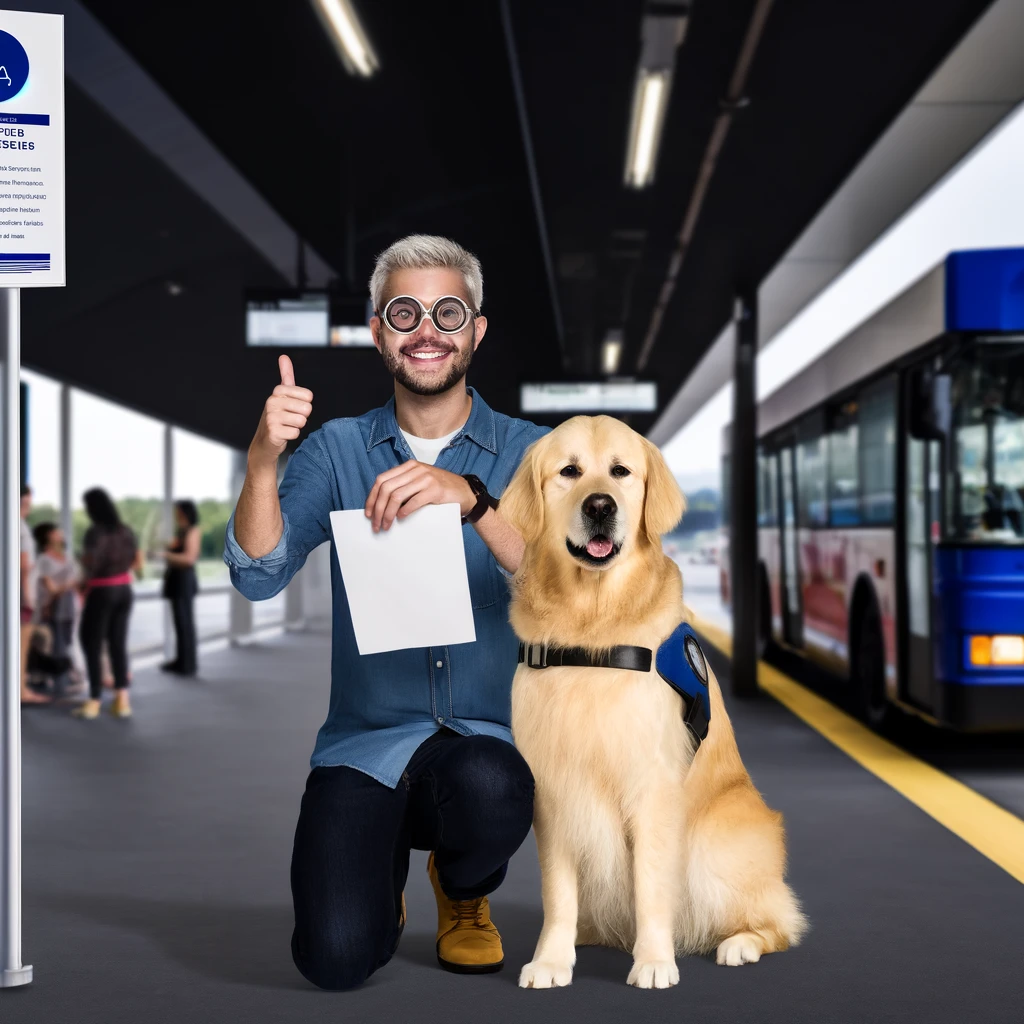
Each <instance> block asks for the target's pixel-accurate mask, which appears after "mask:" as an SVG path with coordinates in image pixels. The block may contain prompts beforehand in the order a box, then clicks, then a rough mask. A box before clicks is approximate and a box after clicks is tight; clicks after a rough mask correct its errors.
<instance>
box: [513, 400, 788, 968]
mask: <svg viewBox="0 0 1024 1024" xmlns="http://www.w3.org/2000/svg"><path fill="white" fill-rule="evenodd" d="M567 465H574V466H576V467H577V468H576V470H575V472H576V473H577V474H578V475H576V476H569V477H566V476H564V475H563V474H562V470H563V468H564V467H566V466H567ZM614 466H621V467H623V468H624V469H625V470H627V471H628V475H626V474H624V472H623V469H616V470H615V473H614V475H613V473H612V468H613V467H614ZM594 493H601V494H608V495H611V496H612V498H613V499H614V501H615V503H616V505H617V506H618V512H617V514H616V521H617V523H618V533H619V534H620V535H621V541H622V544H621V549H620V551H619V553H618V554H617V555H616V556H615V557H614V558H613V559H612V560H611V562H610V564H608V565H601V566H599V567H596V568H595V567H591V566H589V565H585V564H584V563H583V562H581V561H580V560H579V559H578V558H577V557H575V556H574V555H573V554H572V553H571V552H570V551H569V550H568V549H567V546H566V539H567V538H570V539H572V538H574V537H575V538H576V539H575V540H574V541H573V542H574V543H577V544H581V542H584V543H583V544H581V546H585V539H586V537H585V535H581V530H584V531H585V529H586V526H587V523H586V520H585V519H584V517H583V516H582V514H581V513H580V511H579V510H580V509H581V507H582V503H583V501H584V499H585V498H586V497H587V496H588V495H591V494H594ZM683 509H684V501H683V496H682V494H681V493H680V491H679V488H678V485H677V484H676V482H675V480H674V478H673V477H672V475H671V473H670V472H669V470H668V467H667V466H666V465H665V462H664V459H663V458H662V456H661V453H660V452H659V450H658V449H657V448H656V447H655V446H654V445H652V444H651V443H650V442H649V441H647V440H646V439H644V438H642V437H640V435H639V434H637V433H635V432H634V431H632V430H630V429H629V428H628V427H626V426H625V425H624V424H622V423H621V422H619V421H618V420H615V419H612V418H611V417H608V416H598V417H584V416H578V417H576V418H574V419H571V420H569V421H568V422H566V423H564V424H562V426H560V427H559V428H558V429H557V430H555V431H553V432H552V433H550V434H548V435H547V436H545V437H544V438H542V439H541V440H540V441H538V442H536V444H534V445H533V446H532V447H531V448H530V450H529V451H528V452H527V454H526V457H525V458H524V460H523V463H522V465H521V466H520V468H519V470H518V472H517V473H516V475H515V477H514V479H513V480H512V482H511V484H510V485H509V487H508V489H507V490H506V492H505V495H504V496H503V498H502V500H501V510H502V513H503V515H504V516H505V518H506V519H507V520H508V521H509V522H510V523H512V524H513V525H514V526H515V527H516V528H517V529H518V530H519V531H520V532H521V533H522V534H523V537H524V538H525V541H526V550H525V554H524V557H523V562H522V565H521V566H520V569H519V572H518V573H517V574H516V580H515V584H514V596H513V601H512V607H511V622H512V625H513V628H514V629H515V631H516V633H517V634H518V636H519V637H520V639H522V640H524V641H526V642H528V643H549V644H552V645H557V646H581V647H588V648H593V649H600V648H602V647H610V646H614V645H617V644H633V645H638V646H641V647H649V648H651V649H652V650H657V648H658V647H659V645H660V644H661V643H662V641H663V640H664V639H665V638H666V637H668V636H669V634H671V633H672V631H673V630H674V629H675V628H676V626H677V625H678V624H679V623H680V622H681V621H682V620H683V619H684V618H685V617H686V610H685V607H684V605H683V593H682V579H681V576H680V573H679V569H678V567H677V566H676V565H675V563H674V562H673V561H672V560H671V559H670V558H668V557H667V556H666V555H665V554H664V553H663V552H662V549H661V535H662V534H663V533H666V532H668V531H669V530H671V529H672V528H673V527H674V526H675V525H676V523H677V522H678V521H679V519H680V517H681V516H682V513H683ZM709 690H710V694H711V725H710V729H709V732H708V736H707V738H706V739H705V740H704V742H703V743H702V744H701V746H700V748H699V750H698V751H697V753H696V756H695V755H694V750H693V742H692V740H691V738H690V734H689V732H688V730H687V729H686V727H685V726H684V724H683V720H682V701H681V698H680V697H679V696H678V695H677V694H676V693H675V692H674V691H673V690H672V689H671V688H670V687H669V686H668V685H667V684H666V683H665V682H664V681H663V680H662V679H661V678H660V676H659V675H658V674H657V672H656V671H654V670H652V671H651V672H649V673H640V672H631V671H625V670H613V669H607V668H575V667H572V668H570V667H555V668H546V669H530V668H528V667H526V666H525V665H520V666H519V668H518V670H517V672H516V675H515V680H514V682H513V686H512V731H513V734H514V736H515V741H516V745H517V746H518V748H519V750H520V751H521V752H522V754H523V756H524V757H525V758H526V760H527V762H528V763H529V765H530V768H531V770H532V771H533V774H534V778H535V780H536V803H535V810H534V832H535V835H536V839H537V848H538V852H539V855H540V864H541V876H542V890H543V903H544V926H543V929H542V931H541V935H540V939H539V941H538V944H537V950H536V953H535V954H534V959H533V960H532V961H531V962H530V963H529V964H527V965H526V966H525V967H524V968H523V970H522V974H521V976H520V985H522V986H524V987H533V988H547V987H551V986H553V985H567V984H569V983H570V982H571V979H572V968H573V965H574V963H575V959H576V953H575V946H576V945H577V944H580V945H606V946H614V947H617V948H620V949H624V950H626V951H627V952H632V954H633V957H634V963H633V969H632V970H631V971H630V974H629V978H628V979H627V980H628V981H629V983H630V984H634V985H637V986H639V987H642V988H654V987H657V988H664V987H667V986H669V985H673V984H675V983H676V982H677V981H678V980H679V972H678V969H677V967H676V964H675V955H676V953H709V952H711V951H712V950H716V949H717V959H718V962H719V963H722V964H741V963H748V962H752V961H756V960H757V959H759V957H760V956H761V955H762V954H764V953H771V952H777V951H779V950H783V949H786V948H787V946H790V945H793V944H795V943H797V942H798V941H799V940H800V937H801V935H802V934H803V932H804V930H805V928H806V922H805V920H804V917H803V915H802V914H801V912H800V909H799V905H798V903H797V900H796V898H795V897H794V896H793V893H792V892H791V891H790V889H789V887H788V886H787V885H786V883H785V881H784V873H785V863H786V852H785V838H784V832H783V827H782V816H781V815H780V814H778V813H776V812H774V811H771V810H769V809H768V808H767V807H766V806H765V804H764V802H763V800H762V799H761V796H760V794H759V793H758V792H757V790H756V789H755V788H754V786H753V783H752V782H751V780H750V776H749V775H748V774H747V772H746V769H745V768H744V767H743V762H742V761H741V760H740V755H739V751H738V750H737V748H736V740H735V737H734V735H733V730H732V725H731V723H730V721H729V716H728V715H727V714H726V711H725V705H724V703H723V700H722V692H721V689H720V688H719V686H718V682H717V680H716V679H715V678H714V675H713V674H712V675H711V677H710V680H709Z"/></svg>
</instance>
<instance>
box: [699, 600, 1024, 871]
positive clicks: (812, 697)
mask: <svg viewBox="0 0 1024 1024" xmlns="http://www.w3.org/2000/svg"><path fill="white" fill-rule="evenodd" d="M693 626H694V628H695V629H696V630H698V631H699V632H700V633H701V634H703V635H704V636H705V637H707V639H708V640H709V641H710V642H711V643H712V644H714V646H715V647H717V648H718V649H719V650H721V651H722V652H723V653H724V654H726V655H730V654H731V653H732V637H730V636H729V634H728V633H727V632H726V631H725V630H723V629H720V628H719V627H717V626H713V625H711V624H710V623H707V622H703V621H701V620H699V619H695V620H694V622H693ZM757 679H758V683H759V684H760V686H761V689H762V690H764V691H766V692H767V693H770V694H771V695H772V696H773V697H774V698H775V699H776V700H777V701H778V702H779V703H780V704H783V705H785V706H786V707H787V708H789V710H790V711H792V712H793V714H794V715H796V716H797V717H798V718H800V719H802V720H803V721H805V722H806V723H807V724H808V725H809V726H810V727H811V728H812V729H814V730H815V731H817V732H819V733H820V734H821V735H822V736H824V737H825V739H827V740H828V741H829V742H830V743H834V744H835V745H836V746H837V747H838V748H839V749H840V750H842V751H843V753H845V754H847V755H848V756H849V757H851V758H853V760H854V761H856V762H857V763H858V764H859V765H861V766H862V767H863V768H866V769H867V770H868V771H869V772H871V774H872V775H876V776H877V777H878V778H880V779H881V780H882V781H883V782H884V783H886V785H888V786H891V787H892V788H893V789H894V790H896V792H897V793H901V794H902V795H903V796H905V797H906V798H907V799H908V800H909V801H910V802H911V803H913V804H916V805H917V806H918V807H920V808H921V810H922V811H924V812H925V814H928V815H930V816H931V817H933V818H934V819H935V820H936V821H937V822H939V824H940V825H944V826H945V827H946V828H948V829H949V830H950V832H952V833H954V834H955V835H958V836H959V837H960V838H961V839H963V840H964V842H966V843H969V844H970V845H971V846H973V847H974V848H975V849H976V850H977V851H978V852H979V853H981V854H983V855H984V856H986V857H988V859H989V860H991V861H992V862H993V863H995V864H998V865H999V866H1000V867H1001V868H1002V869H1003V870H1004V871H1006V872H1008V873H1009V874H1011V875H1012V876H1013V877H1014V878H1016V879H1017V881H1018V882H1024V821H1021V819H1020V818H1018V817H1017V816H1016V815H1015V814H1011V813H1010V812H1009V811H1006V810H1004V809H1003V808H1002V807H999V806H997V805H996V804H994V803H993V802H992V801H991V800H989V799H988V798H987V797H984V796H982V795H981V794H980V793H977V792H975V791H974V790H973V789H971V788H970V787H969V786H965V785H964V784H963V783H962V782H958V781H957V780H956V779H954V778H952V777H951V776H949V775H946V773H945V772H940V771H939V770H938V769H937V768H933V767H932V766H931V765H930V764H926V763H925V762H924V761H921V760H919V759H918V758H916V757H914V756H913V754H909V753H907V751H905V750H902V749H901V748H900V747H897V746H896V745H895V744H893V743H890V742H889V741H888V740H885V739H883V738H882V737H881V736H878V735H877V734H876V733H874V732H872V731H871V730H870V729H868V728H867V727H866V726H864V725H861V723H860V722H858V721H857V720H856V719H855V718H851V717H850V716H849V715H848V714H846V713H845V712H843V711H840V709H839V708H837V707H836V706H835V705H834V704H832V703H830V702H829V701H827V700H824V699H823V698H821V697H819V696H818V695H817V694H815V693H812V692H811V691H810V690H808V689H806V688H805V687H803V686H801V685H800V684H799V683H797V682H795V681H794V680H793V679H790V678H789V676H786V675H783V673H781V672H779V671H778V670H777V669H774V668H772V667H771V666H770V665H766V664H765V663H764V662H763V661H761V662H758V666H757Z"/></svg>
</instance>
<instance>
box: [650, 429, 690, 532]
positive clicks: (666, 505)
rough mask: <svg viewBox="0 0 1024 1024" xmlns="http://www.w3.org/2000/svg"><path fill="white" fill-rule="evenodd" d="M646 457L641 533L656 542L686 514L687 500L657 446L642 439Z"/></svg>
mask: <svg viewBox="0 0 1024 1024" xmlns="http://www.w3.org/2000/svg"><path fill="white" fill-rule="evenodd" d="M643 442H644V450H645V452H646V454H647V487H646V489H645V491H644V518H643V528H644V533H646V534H647V537H648V538H649V539H650V540H652V541H653V540H657V539H658V538H659V537H661V535H662V534H665V533H668V532H669V530H671V529H673V527H675V526H676V524H677V523H678V522H679V520H680V519H682V518H683V513H684V512H685V511H686V499H685V498H684V497H683V492H682V491H681V490H680V489H679V484H677V483H676V478H675V477H674V476H673V475H672V473H671V471H670V470H669V468H668V463H666V462H665V457H664V456H663V455H662V454H661V449H660V448H658V446H657V445H654V444H651V442H650V441H648V440H647V438H643Z"/></svg>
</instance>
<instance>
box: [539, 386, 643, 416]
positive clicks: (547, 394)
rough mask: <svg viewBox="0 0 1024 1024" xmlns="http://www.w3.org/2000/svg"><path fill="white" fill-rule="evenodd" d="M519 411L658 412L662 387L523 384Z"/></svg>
mask: <svg viewBox="0 0 1024 1024" xmlns="http://www.w3.org/2000/svg"><path fill="white" fill-rule="evenodd" d="M519 407H520V409H521V411H522V412H524V413H528V412H529V413H543V412H577V413H601V412H656V411H657V408H658V385H657V384H656V382H655V381H653V380H649V381H642V380H621V381H620V380H607V381H579V382H576V383H573V382H561V381H559V382H551V383H547V384H523V385H521V386H520V389H519Z"/></svg>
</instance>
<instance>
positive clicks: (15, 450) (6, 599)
mask: <svg viewBox="0 0 1024 1024" xmlns="http://www.w3.org/2000/svg"><path fill="white" fill-rule="evenodd" d="M0 359H2V360H3V392H2V398H3V401H2V402H0V567H2V569H3V575H2V581H0V583H2V585H0V697H2V700H0V988H9V987H14V986H16V985H27V984H28V983H29V982H31V981H32V968H31V967H28V966H25V965H24V964H22V962H21V543H20V529H21V521H20V520H21V516H20V513H19V509H20V502H21V447H20V446H21V409H20V405H21V403H20V398H21V387H20V385H21V381H20V376H21V295H20V293H19V291H18V289H17V288H5V289H2V290H0Z"/></svg>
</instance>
